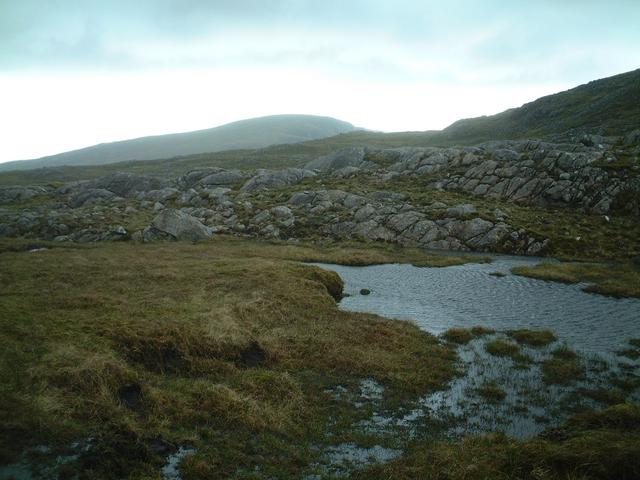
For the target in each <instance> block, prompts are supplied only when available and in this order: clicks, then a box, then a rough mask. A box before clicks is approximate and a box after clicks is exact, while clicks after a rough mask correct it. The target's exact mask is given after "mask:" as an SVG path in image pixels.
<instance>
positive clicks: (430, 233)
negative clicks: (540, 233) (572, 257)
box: [288, 190, 549, 255]
mask: <svg viewBox="0 0 640 480" xmlns="http://www.w3.org/2000/svg"><path fill="white" fill-rule="evenodd" d="M389 197H392V196H391V195H385V196H384V197H383V198H389ZM377 198H380V197H379V196H378V195H376V196H375V198H372V197H363V196H358V195H353V194H350V193H347V192H343V191H339V190H329V191H326V190H325V191H305V192H298V193H294V194H293V195H292V196H291V198H290V199H289V202H288V204H289V205H290V206H291V207H292V208H293V209H294V214H295V215H296V218H298V219H299V220H298V223H299V224H301V225H304V223H305V219H308V218H310V217H311V218H313V215H314V214H315V215H317V214H322V215H323V217H322V223H321V225H318V227H319V229H320V230H321V231H322V232H323V233H324V234H325V235H328V236H331V237H334V238H336V239H349V238H357V239H361V240H366V241H384V242H389V243H397V244H400V245H403V246H407V247H423V248H430V249H443V250H462V251H471V250H474V251H483V252H489V251H496V252H500V251H502V252H511V253H520V254H527V255H534V254H540V253H541V252H543V251H544V249H545V248H546V247H547V246H548V244H549V242H548V240H547V239H544V238H536V237H535V236H532V235H530V234H528V233H527V232H525V231H524V230H518V231H517V230H515V229H513V228H512V227H510V226H509V225H508V224H507V223H505V222H504V221H502V220H495V219H494V220H493V221H490V220H487V219H484V218H481V217H480V216H478V214H477V211H476V209H475V207H474V206H473V205H468V204H467V205H460V206H458V207H454V208H451V209H449V210H447V213H446V214H445V215H446V216H445V217H444V218H441V216H440V215H436V216H435V217H429V216H428V215H427V214H426V213H424V212H422V211H419V210H418V209H416V208H415V207H414V206H412V205H411V204H408V203H394V202H387V203H381V202H380V201H379V200H377ZM296 211H297V213H296ZM470 217H473V218H470Z"/></svg>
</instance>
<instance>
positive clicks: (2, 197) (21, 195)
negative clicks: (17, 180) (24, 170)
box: [0, 186, 49, 205]
mask: <svg viewBox="0 0 640 480" xmlns="http://www.w3.org/2000/svg"><path fill="white" fill-rule="evenodd" d="M48 191H49V190H48V189H47V188H45V187H39V186H34V187H0V205H4V204H7V203H14V202H24V201H27V200H29V199H31V198H33V197H36V196H38V195H45V194H47V193H48Z"/></svg>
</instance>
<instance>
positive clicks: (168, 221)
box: [145, 209, 213, 241]
mask: <svg viewBox="0 0 640 480" xmlns="http://www.w3.org/2000/svg"><path fill="white" fill-rule="evenodd" d="M146 233H147V234H146V235H145V239H157V238H166V237H167V236H169V237H170V238H171V239H173V240H191V241H196V240H204V239H207V238H210V237H211V236H212V235H213V232H212V231H211V228H209V227H207V226H206V225H204V224H202V222H200V220H198V219H197V218H195V217H193V216H191V215H188V214H186V213H184V212H181V211H180V210H174V209H166V210H164V211H162V212H161V213H160V214H159V215H158V216H156V218H154V219H153V222H151V225H150V226H149V227H148V229H147V230H146Z"/></svg>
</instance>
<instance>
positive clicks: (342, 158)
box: [305, 147, 364, 172]
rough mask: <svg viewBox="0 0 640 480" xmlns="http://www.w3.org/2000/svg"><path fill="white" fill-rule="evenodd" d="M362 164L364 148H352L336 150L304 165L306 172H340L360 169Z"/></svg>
mask: <svg viewBox="0 0 640 480" xmlns="http://www.w3.org/2000/svg"><path fill="white" fill-rule="evenodd" d="M363 162H364V148H358V147H352V148H345V149H343V150H338V151H337V152H333V153H330V154H329V155H325V156H324V157H320V158H317V159H315V160H313V161H311V162H309V163H307V164H306V165H305V168H306V169H307V170H320V171H323V172H326V171H330V170H340V169H344V168H346V167H360V166H361V165H362V163H363Z"/></svg>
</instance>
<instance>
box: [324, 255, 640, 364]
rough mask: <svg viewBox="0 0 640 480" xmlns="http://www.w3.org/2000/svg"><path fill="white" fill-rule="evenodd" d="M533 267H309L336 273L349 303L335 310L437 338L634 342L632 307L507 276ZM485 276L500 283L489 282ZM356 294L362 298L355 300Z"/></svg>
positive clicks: (638, 319) (638, 320) (586, 347)
mask: <svg viewBox="0 0 640 480" xmlns="http://www.w3.org/2000/svg"><path fill="white" fill-rule="evenodd" d="M539 262H540V259H531V258H526V257H506V256H495V257H494V258H493V262H492V263H490V264H466V265H458V266H453V267H445V268H421V267H414V266H413V265H400V264H387V265H374V266H369V267H345V266H341V265H327V264H316V265H318V266H320V267H323V268H326V269H329V270H333V271H335V272H337V273H338V274H339V275H340V276H341V277H342V279H343V280H344V282H345V291H346V293H348V294H350V295H351V296H349V297H346V298H344V299H343V300H342V301H341V302H340V308H342V309H344V310H350V311H358V312H371V313H377V314H380V315H383V316H386V317H390V318H397V319H406V320H412V321H414V322H415V323H416V324H417V325H418V326H419V327H420V328H422V329H423V330H426V331H428V332H431V333H433V334H436V335H438V334H440V333H442V332H444V331H445V330H447V329H449V328H453V327H462V328H468V327H472V326H475V325H483V326H487V327H491V328H494V329H496V330H508V329H514V328H533V329H550V330H553V331H555V332H556V334H557V335H558V336H559V337H560V338H561V339H562V340H564V341H566V342H568V343H569V344H570V345H572V346H573V347H574V348H577V349H580V350H582V351H585V352H598V353H604V352H606V351H611V350H615V349H616V348H618V347H619V346H621V345H623V344H624V343H625V342H626V341H627V340H628V339H629V338H632V337H634V336H635V337H637V336H638V335H639V333H638V327H639V326H640V300H638V299H616V298H611V297H606V296H602V295H596V294H591V293H586V292H583V291H582V290H581V289H582V288H583V287H584V284H578V285H566V284H562V283H557V282H547V281H543V280H536V279H533V278H527V277H520V276H517V275H512V274H511V273H510V270H511V268H513V267H516V266H521V265H535V264H537V263H539ZM492 272H501V273H504V274H506V276H504V277H495V276H492V275H489V274H490V273H492ZM362 288H367V289H369V290H371V294H370V295H366V296H364V295H360V294H359V291H360V289H362Z"/></svg>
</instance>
